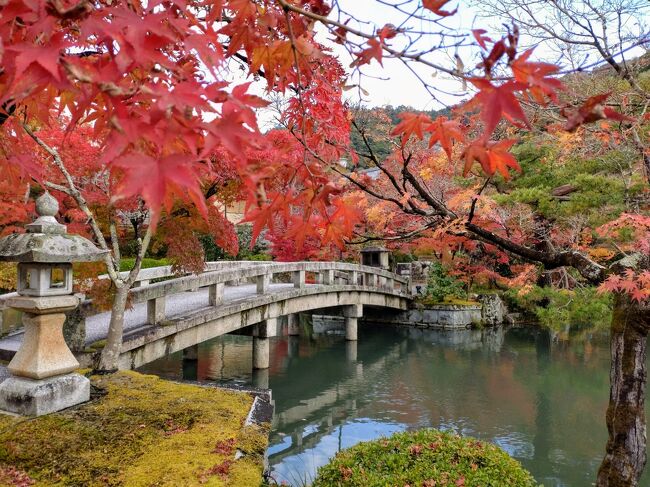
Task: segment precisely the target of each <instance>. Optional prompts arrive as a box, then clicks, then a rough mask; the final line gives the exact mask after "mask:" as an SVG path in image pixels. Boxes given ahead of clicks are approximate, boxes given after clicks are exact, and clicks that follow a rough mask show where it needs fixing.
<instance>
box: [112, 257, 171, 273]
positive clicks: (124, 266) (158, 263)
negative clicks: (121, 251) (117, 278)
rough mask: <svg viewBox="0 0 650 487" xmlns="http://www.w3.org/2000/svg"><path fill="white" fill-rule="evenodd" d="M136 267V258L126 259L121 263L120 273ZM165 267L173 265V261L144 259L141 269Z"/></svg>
mask: <svg viewBox="0 0 650 487" xmlns="http://www.w3.org/2000/svg"><path fill="white" fill-rule="evenodd" d="M134 265H135V258H134V257H125V258H123V259H122V261H121V262H120V271H122V272H125V271H130V270H131V269H133V266H134ZM165 265H171V261H170V260H169V259H150V258H144V259H142V266H141V267H140V268H141V269H149V268H151V267H162V266H165Z"/></svg>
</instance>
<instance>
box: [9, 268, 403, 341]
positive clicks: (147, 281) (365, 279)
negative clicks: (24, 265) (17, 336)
mask: <svg viewBox="0 0 650 487" xmlns="http://www.w3.org/2000/svg"><path fill="white" fill-rule="evenodd" d="M287 273H288V274H291V282H292V283H293V286H294V288H303V287H305V286H306V285H307V284H306V281H305V277H306V273H314V274H316V275H318V276H319V279H318V282H317V284H319V285H324V286H327V285H337V284H338V285H341V284H344V285H347V286H356V287H361V288H370V289H375V290H378V291H384V292H390V293H399V294H407V293H408V285H407V283H408V279H406V278H404V277H401V276H398V275H396V274H394V273H392V272H389V271H386V270H383V269H379V268H377V267H370V266H361V265H357V264H349V263H344V262H287V263H276V262H269V261H215V262H207V263H206V270H205V272H203V273H201V274H191V275H185V276H180V277H179V276H178V274H175V273H174V272H173V270H172V267H171V266H161V267H153V268H149V269H142V270H141V271H140V273H139V274H138V277H137V279H136V283H135V286H134V287H133V288H132V289H131V290H130V294H131V302H132V303H142V302H146V303H147V322H148V323H150V324H156V323H160V322H161V321H163V320H165V317H166V312H165V311H166V310H165V304H166V297H167V296H170V295H173V294H178V293H182V292H185V291H196V290H198V289H200V288H205V287H207V288H209V291H208V304H209V305H210V306H218V305H220V304H221V303H222V302H223V293H224V287H225V285H226V283H230V282H240V281H241V280H242V279H252V280H253V281H254V282H255V283H256V287H257V293H258V294H264V293H266V292H267V291H268V289H269V286H270V283H271V281H272V279H273V276H274V275H277V274H287ZM122 274H123V277H126V276H127V275H128V273H127V272H123V273H122ZM107 278H108V276H107V275H102V276H99V279H107ZM154 279H165V280H164V281H161V282H157V283H153V284H152V283H151V281H152V280H154ZM13 295H15V293H9V294H5V295H1V296H0V325H1V324H2V318H1V317H2V313H3V310H4V308H5V306H4V301H5V300H6V298H8V297H11V296H13ZM84 309H85V310H86V311H85V313H84V316H83V318H82V319H83V320H85V318H86V317H88V316H92V315H94V314H97V313H99V312H98V311H95V310H93V309H92V305H91V303H90V301H88V302H87V303H85V306H84ZM80 326H83V324H80ZM1 331H2V330H1V329H0V335H2V333H1Z"/></svg>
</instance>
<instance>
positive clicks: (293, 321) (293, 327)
mask: <svg viewBox="0 0 650 487" xmlns="http://www.w3.org/2000/svg"><path fill="white" fill-rule="evenodd" d="M287 334H288V335H289V336H296V335H300V315H299V314H298V313H292V314H290V315H287Z"/></svg>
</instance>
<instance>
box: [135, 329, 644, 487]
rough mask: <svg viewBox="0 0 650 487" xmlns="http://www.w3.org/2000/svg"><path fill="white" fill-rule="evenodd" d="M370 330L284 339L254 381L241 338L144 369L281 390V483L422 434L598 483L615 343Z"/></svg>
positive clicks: (523, 334)
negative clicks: (483, 443)
mask: <svg viewBox="0 0 650 487" xmlns="http://www.w3.org/2000/svg"><path fill="white" fill-rule="evenodd" d="M360 332H361V333H360V337H359V341H358V342H346V341H345V340H344V338H343V337H342V336H339V335H320V336H311V337H300V338H298V337H278V338H274V339H272V342H271V368H270V369H269V370H268V371H256V372H255V373H253V372H252V371H251V363H252V353H251V348H252V344H251V340H252V339H251V338H250V337H242V336H225V337H221V338H219V339H216V340H212V341H210V342H206V343H204V344H202V345H200V346H199V347H195V348H194V349H188V350H186V351H185V352H184V353H183V354H181V353H178V354H175V355H173V356H171V357H168V358H165V359H161V360H159V361H157V362H154V363H152V364H150V365H149V366H146V367H144V368H142V369H141V370H142V371H146V372H149V373H156V374H159V375H163V376H167V377H173V378H179V377H184V378H186V379H198V380H201V381H229V382H238V383H242V384H254V385H257V386H260V387H266V386H268V387H270V388H271V389H272V390H273V399H274V401H275V411H276V414H275V418H274V424H273V431H272V434H271V443H270V448H269V451H268V453H269V462H270V464H271V468H272V473H273V476H274V478H275V479H276V480H278V482H281V481H286V482H288V483H289V484H291V485H303V484H304V483H305V480H309V479H311V478H312V476H313V475H314V473H315V471H316V469H317V468H318V467H319V466H321V465H324V464H325V463H327V461H328V460H329V459H330V458H331V457H332V456H333V455H334V454H335V453H336V452H337V451H338V450H340V449H342V448H347V447H349V446H352V445H354V444H356V443H358V442H360V441H365V440H370V439H374V438H377V437H379V436H384V435H390V434H391V433H394V432H396V431H401V430H405V429H410V428H422V427H435V428H442V429H449V430H453V431H456V432H458V433H460V434H463V435H471V436H476V437H479V438H482V439H485V440H489V441H492V442H494V443H496V444H497V445H499V446H500V447H501V448H503V449H505V450H506V451H507V452H508V453H510V454H511V455H512V456H514V457H515V458H517V459H518V460H519V461H521V462H522V463H523V465H524V466H525V467H526V468H527V469H529V470H530V471H531V472H532V473H533V475H534V476H535V478H536V479H537V480H538V481H539V482H540V483H543V484H544V485H545V486H546V487H550V486H588V485H591V483H592V482H593V480H594V478H595V472H596V469H597V467H598V464H599V463H600V459H601V456H602V452H603V448H604V445H605V440H606V428H605V425H604V417H605V409H606V406H607V397H608V367H609V352H608V348H607V343H606V341H604V340H602V339H600V340H596V339H593V340H591V341H581V342H580V343H559V344H558V343H552V342H551V340H550V338H549V336H548V334H546V333H544V332H541V331H538V330H529V329H528V330H523V329H511V330H508V331H504V330H503V329H497V330H486V331H480V330H473V331H469V330H468V331H462V332H440V331H430V330H418V329H409V328H391V327H373V326H369V325H365V326H363V327H361V328H360ZM644 478H645V481H646V482H647V481H648V479H650V476H648V475H646V476H645V477H644ZM642 484H643V485H645V484H644V483H643V482H642Z"/></svg>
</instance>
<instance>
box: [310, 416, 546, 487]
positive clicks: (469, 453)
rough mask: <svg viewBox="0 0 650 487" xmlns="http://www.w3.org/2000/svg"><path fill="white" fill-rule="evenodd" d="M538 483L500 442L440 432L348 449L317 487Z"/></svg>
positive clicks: (519, 486)
mask: <svg viewBox="0 0 650 487" xmlns="http://www.w3.org/2000/svg"><path fill="white" fill-rule="evenodd" d="M406 485H409V486H411V487H416V486H417V487H434V486H435V487H440V486H449V487H456V486H463V487H479V486H480V487H508V486H511V487H515V486H516V487H534V486H536V485H537V483H536V482H535V480H534V479H533V477H532V475H531V474H530V473H528V472H527V471H526V470H524V468H523V467H522V466H521V464H520V463H519V462H517V461H516V460H514V459H513V458H511V457H510V456H509V455H508V454H507V453H506V452H504V451H503V450H501V449H500V448H498V447H497V446H495V445H493V444H491V443H486V442H483V441H479V440H476V439H474V438H462V437H460V436H457V435H454V434H451V433H445V432H441V431H437V430H432V429H427V430H419V431H414V432H404V433H397V434H395V435H393V436H391V437H390V438H381V439H378V440H374V441H369V442H366V443H359V444H358V445H356V446H353V447H352V448H349V449H347V450H344V451H342V452H340V453H338V454H337V455H336V457H334V459H333V460H332V461H331V462H330V463H329V464H328V465H325V466H324V467H321V468H320V469H319V470H318V474H317V476H316V480H315V481H314V484H313V487H334V486H350V487H354V486H358V487H384V486H400V487H402V486H406Z"/></svg>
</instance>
